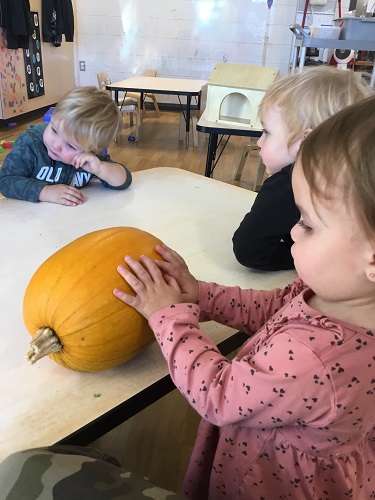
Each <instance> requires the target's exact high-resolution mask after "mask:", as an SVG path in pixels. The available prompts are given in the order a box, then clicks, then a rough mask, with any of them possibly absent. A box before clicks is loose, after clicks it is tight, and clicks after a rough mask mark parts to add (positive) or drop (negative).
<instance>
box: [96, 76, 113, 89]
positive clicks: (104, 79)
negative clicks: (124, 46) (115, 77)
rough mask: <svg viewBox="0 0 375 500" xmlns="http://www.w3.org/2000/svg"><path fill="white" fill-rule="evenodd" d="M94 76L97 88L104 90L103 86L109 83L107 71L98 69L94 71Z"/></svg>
mask: <svg viewBox="0 0 375 500" xmlns="http://www.w3.org/2000/svg"><path fill="white" fill-rule="evenodd" d="M96 76H97V78H98V87H99V90H106V88H105V86H106V85H109V84H110V83H111V79H110V78H109V76H108V73H107V72H106V71H99V72H98V73H96Z"/></svg>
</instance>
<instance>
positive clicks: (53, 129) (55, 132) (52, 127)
mask: <svg viewBox="0 0 375 500" xmlns="http://www.w3.org/2000/svg"><path fill="white" fill-rule="evenodd" d="M51 130H52V132H53V133H54V134H57V130H56V129H55V127H54V126H53V125H51Z"/></svg>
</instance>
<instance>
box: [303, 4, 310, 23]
mask: <svg viewBox="0 0 375 500" xmlns="http://www.w3.org/2000/svg"><path fill="white" fill-rule="evenodd" d="M308 5H309V0H306V2H305V8H304V10H303V17H302V28H304V27H305V21H306V14H307V7H308Z"/></svg>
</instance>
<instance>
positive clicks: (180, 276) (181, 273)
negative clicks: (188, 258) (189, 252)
mask: <svg viewBox="0 0 375 500" xmlns="http://www.w3.org/2000/svg"><path fill="white" fill-rule="evenodd" d="M155 250H156V251H157V253H158V254H159V255H160V257H162V258H163V259H164V260H155V264H156V265H157V266H158V268H159V269H160V270H161V271H162V272H163V274H164V276H165V277H166V276H170V277H172V278H174V279H175V280H176V282H177V283H178V286H179V287H180V290H181V296H182V301H183V302H193V303H195V302H197V301H198V292H199V285H198V281H197V280H196V279H195V278H194V276H193V275H192V274H191V273H190V271H189V268H188V266H187V265H186V262H185V261H184V259H183V258H182V257H181V255H179V254H178V253H177V252H175V251H174V250H172V249H171V248H169V247H167V245H162V246H161V245H157V246H156V247H155Z"/></svg>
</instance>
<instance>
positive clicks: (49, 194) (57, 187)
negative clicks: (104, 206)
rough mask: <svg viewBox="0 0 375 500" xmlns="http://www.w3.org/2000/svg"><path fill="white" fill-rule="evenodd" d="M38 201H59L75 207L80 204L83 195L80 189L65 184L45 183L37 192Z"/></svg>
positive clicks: (83, 199)
mask: <svg viewBox="0 0 375 500" xmlns="http://www.w3.org/2000/svg"><path fill="white" fill-rule="evenodd" d="M39 201H48V202H50V203H59V204H60V205H67V206H70V207H76V206H77V205H82V203H83V202H84V201H85V197H84V196H83V194H82V193H81V191H80V190H79V189H77V188H75V187H73V186H66V185H65V184H51V185H46V186H44V188H43V189H42V190H41V192H40V193H39Z"/></svg>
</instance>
